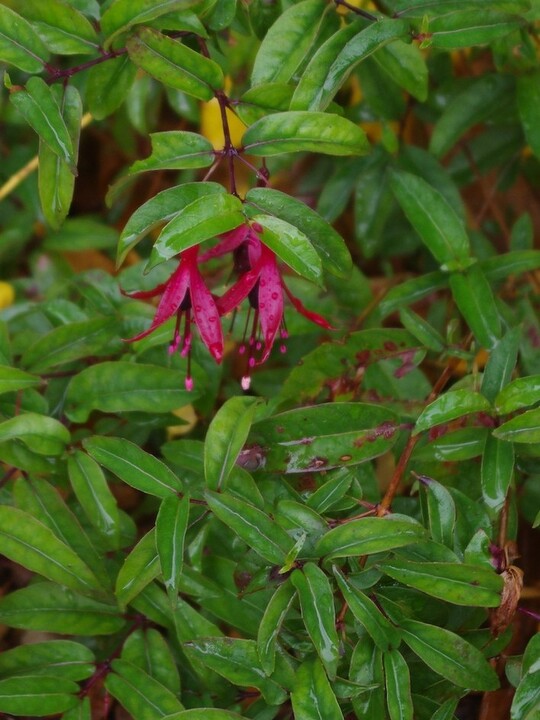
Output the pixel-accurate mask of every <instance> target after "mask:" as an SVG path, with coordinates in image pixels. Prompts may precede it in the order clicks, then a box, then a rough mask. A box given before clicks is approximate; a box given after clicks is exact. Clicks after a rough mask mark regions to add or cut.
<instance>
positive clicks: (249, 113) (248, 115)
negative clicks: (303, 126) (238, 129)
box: [235, 83, 294, 125]
mask: <svg viewBox="0 0 540 720" xmlns="http://www.w3.org/2000/svg"><path fill="white" fill-rule="evenodd" d="M293 92H294V89H293V88H292V87H291V86H290V85H287V84H286V83H264V84H263V85H257V86H256V87H252V88H250V89H249V90H247V91H246V92H245V93H244V94H243V95H242V97H241V98H240V100H239V102H238V105H237V106H236V107H235V112H236V114H237V115H238V117H239V118H240V120H241V121H242V122H243V123H244V124H245V125H252V124H253V123H254V122H256V121H257V120H260V118H262V117H264V116H265V115H268V114H269V113H275V112H282V111H284V110H288V109H289V105H290V103H291V98H292V96H293Z"/></svg>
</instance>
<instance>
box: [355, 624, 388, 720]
mask: <svg viewBox="0 0 540 720" xmlns="http://www.w3.org/2000/svg"><path fill="white" fill-rule="evenodd" d="M349 677H350V679H351V680H353V681H354V682H357V683H360V684H362V685H364V686H366V685H368V686H371V687H370V690H369V691H368V692H366V693H364V694H362V695H360V696H359V697H357V698H354V700H353V707H354V709H355V711H356V715H357V716H358V717H360V718H366V719H367V718H385V717H386V708H385V687H384V686H385V682H384V675H383V657H382V651H381V649H380V648H378V647H377V646H376V645H374V643H373V641H372V640H371V638H370V637H369V636H367V635H365V634H364V635H362V636H361V638H360V640H359V641H358V642H357V644H356V647H355V648H354V651H353V655H352V658H351V669H350V673H349Z"/></svg>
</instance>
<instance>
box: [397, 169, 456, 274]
mask: <svg viewBox="0 0 540 720" xmlns="http://www.w3.org/2000/svg"><path fill="white" fill-rule="evenodd" d="M392 189H393V191H394V194H395V196H396V198H397V201H398V202H399V204H400V205H401V207H402V209H403V211H404V213H405V215H406V216H407V219H408V220H409V222H410V223H411V225H412V226H413V227H414V229H415V230H416V232H417V233H418V234H419V236H420V238H421V239H422V241H423V242H424V244H425V245H426V247H427V248H428V250H429V251H430V252H431V254H432V255H433V256H434V258H435V259H436V260H437V261H438V262H439V263H440V264H441V265H448V264H451V265H452V266H455V267H466V266H467V265H468V264H469V262H470V259H469V255H470V246H469V238H468V237H467V233H466V231H465V227H464V225H463V222H462V221H461V219H460V218H459V217H458V216H457V215H456V213H455V211H454V210H453V208H452V207H451V206H450V205H449V204H448V202H447V201H446V199H445V198H444V197H443V196H442V195H441V193H440V192H439V191H438V190H436V189H435V188H434V187H432V186H431V185H429V184H428V183H427V182H426V181H425V180H423V179H422V178H421V177H417V176H416V175H413V174H411V173H406V172H403V171H399V172H394V174H393V175H392Z"/></svg>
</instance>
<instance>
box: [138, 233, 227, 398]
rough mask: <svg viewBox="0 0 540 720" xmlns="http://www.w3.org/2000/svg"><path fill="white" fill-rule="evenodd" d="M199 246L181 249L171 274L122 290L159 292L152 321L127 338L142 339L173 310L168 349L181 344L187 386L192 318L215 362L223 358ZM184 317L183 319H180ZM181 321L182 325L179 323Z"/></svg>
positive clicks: (144, 293) (189, 383)
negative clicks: (161, 280) (149, 285)
mask: <svg viewBox="0 0 540 720" xmlns="http://www.w3.org/2000/svg"><path fill="white" fill-rule="evenodd" d="M198 252H199V248H198V247H191V248H188V249H187V250H184V251H183V252H181V253H180V264H179V265H178V267H177V268H176V270H175V271H174V272H173V274H172V275H171V277H170V278H169V279H168V280H167V281H166V282H164V283H162V284H161V285H158V287H156V288H154V289H153V290H148V291H141V292H132V293H125V294H126V295H128V296H129V297H132V298H138V299H141V300H144V299H147V298H152V297H156V296H157V295H161V300H160V301H159V305H158V307H157V310H156V314H155V316H154V319H153V320H152V324H151V325H150V327H149V328H148V330H145V331H144V332H142V333H139V334H138V335H136V336H135V337H132V338H129V340H128V341H127V342H135V341H136V340H141V339H142V338H144V337H146V336H147V335H149V334H150V333H152V332H154V330H156V328H158V327H159V326H160V325H163V323H164V322H165V321H166V320H168V319H169V318H171V317H172V316H173V315H174V314H176V327H175V330H174V335H173V339H172V341H171V344H170V345H169V353H170V354H172V353H174V352H175V351H176V350H177V349H178V348H180V355H181V356H182V357H186V356H187V358H188V371H187V375H186V380H185V384H186V389H187V390H192V389H193V378H192V377H191V341H192V335H191V321H192V319H193V320H194V321H195V324H196V325H197V327H198V329H199V334H200V336H201V338H202V341H203V342H204V344H205V345H206V347H207V348H208V350H209V351H210V353H211V355H212V356H213V358H214V359H215V361H216V362H217V363H220V362H221V360H222V358H223V334H222V331H221V323H220V319H219V311H218V308H217V306H216V302H215V300H214V297H213V295H212V293H211V292H210V290H208V288H207V287H206V285H205V284H204V280H203V278H202V275H201V273H200V271H199V267H198V260H197V255H198ZM182 319H183V323H182ZM182 324H183V327H182Z"/></svg>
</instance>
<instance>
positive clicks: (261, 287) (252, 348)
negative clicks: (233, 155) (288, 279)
mask: <svg viewBox="0 0 540 720" xmlns="http://www.w3.org/2000/svg"><path fill="white" fill-rule="evenodd" d="M262 230H263V229H262V227H261V226H260V225H259V224H258V223H253V225H252V226H251V227H249V226H243V227H242V228H237V229H236V230H233V231H232V232H230V233H227V234H226V235H224V236H223V239H222V241H221V243H220V244H219V245H217V246H216V247H215V248H213V249H212V250H210V251H209V252H208V253H205V255H203V256H202V259H209V258H210V257H216V256H218V255H221V254H223V253H225V252H230V251H231V250H234V251H235V264H236V266H237V269H238V270H240V271H241V272H242V274H241V276H240V278H239V279H238V280H237V282H236V283H235V284H234V285H233V286H232V287H231V288H229V290H227V292H226V293H225V294H224V295H223V296H222V297H220V298H218V299H217V301H216V305H217V307H218V309H219V312H220V314H221V315H226V314H227V313H229V312H231V311H232V310H235V309H236V308H237V307H238V306H239V305H240V303H241V302H243V300H245V298H248V299H249V304H250V313H251V310H253V311H254V314H253V320H252V325H251V333H250V336H249V339H248V340H247V342H246V340H245V339H244V341H243V342H242V344H241V346H240V353H242V354H243V353H245V352H246V350H247V354H248V366H247V372H246V374H245V375H244V377H243V378H242V387H243V389H244V390H248V389H249V386H250V384H251V377H250V372H251V369H252V368H253V367H255V365H256V364H257V363H259V364H260V363H263V362H264V361H265V360H266V359H267V358H268V356H269V354H270V351H271V350H272V347H273V345H274V343H275V340H276V337H277V336H278V333H279V335H280V337H281V339H282V340H284V339H286V338H287V329H286V326H285V321H284V317H283V311H284V297H283V293H285V294H286V295H287V297H288V298H289V300H290V301H291V303H292V304H293V306H294V308H295V309H296V310H297V312H299V313H300V314H301V315H303V316H304V317H306V318H307V319H308V320H310V321H311V322H314V323H316V324H317V325H319V326H320V327H323V328H325V329H326V330H331V329H332V326H331V325H330V323H329V322H328V321H327V320H325V318H323V317H321V315H318V314H317V313H314V312H311V311H310V310H308V309H307V308H305V307H304V305H303V304H302V303H301V302H300V300H299V299H298V298H297V297H295V296H294V295H293V294H292V293H291V292H290V290H289V289H288V287H287V286H286V285H285V282H284V280H283V278H282V277H281V274H280V271H279V268H278V264H277V259H276V255H275V253H274V252H273V251H272V250H270V248H268V247H266V245H264V244H263V243H262V242H261V241H260V239H259V237H258V235H257V233H259V232H262ZM246 256H247V257H246ZM249 322H250V315H248V323H249ZM280 349H281V351H282V352H284V351H285V346H284V345H283V344H282V345H281V348H280ZM259 351H260V358H259V360H258V361H257V360H256V353H257V352H259Z"/></svg>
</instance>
